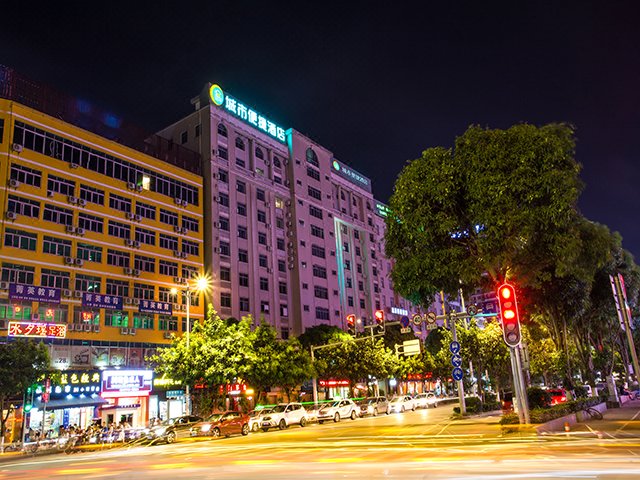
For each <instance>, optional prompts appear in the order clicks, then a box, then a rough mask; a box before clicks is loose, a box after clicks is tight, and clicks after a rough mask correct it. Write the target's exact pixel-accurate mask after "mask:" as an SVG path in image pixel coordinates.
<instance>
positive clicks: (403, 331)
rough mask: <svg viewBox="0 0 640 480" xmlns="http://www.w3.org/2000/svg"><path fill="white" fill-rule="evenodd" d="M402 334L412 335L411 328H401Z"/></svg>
mask: <svg viewBox="0 0 640 480" xmlns="http://www.w3.org/2000/svg"><path fill="white" fill-rule="evenodd" d="M400 333H411V327H405V328H401V329H400Z"/></svg>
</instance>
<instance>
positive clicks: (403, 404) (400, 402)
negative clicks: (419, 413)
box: [389, 395, 416, 412]
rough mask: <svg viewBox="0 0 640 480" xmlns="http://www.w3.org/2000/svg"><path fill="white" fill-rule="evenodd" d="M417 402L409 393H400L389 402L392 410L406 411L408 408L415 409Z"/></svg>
mask: <svg viewBox="0 0 640 480" xmlns="http://www.w3.org/2000/svg"><path fill="white" fill-rule="evenodd" d="M415 409H416V404H415V403H414V401H413V399H412V398H411V397H410V396H409V395H398V396H395V397H393V398H392V399H391V401H390V402H389V410H390V411H392V412H404V411H406V410H415Z"/></svg>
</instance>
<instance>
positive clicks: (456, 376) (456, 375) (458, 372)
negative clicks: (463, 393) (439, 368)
mask: <svg viewBox="0 0 640 480" xmlns="http://www.w3.org/2000/svg"><path fill="white" fill-rule="evenodd" d="M463 375H464V372H463V371H462V369H461V368H460V367H456V368H454V369H453V371H452V372H451V376H452V377H453V379H454V380H456V381H458V382H459V381H460V380H462V377H463Z"/></svg>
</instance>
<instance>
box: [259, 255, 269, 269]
mask: <svg viewBox="0 0 640 480" xmlns="http://www.w3.org/2000/svg"><path fill="white" fill-rule="evenodd" d="M258 265H260V266H261V267H263V268H267V267H269V263H268V261H267V256H266V255H258Z"/></svg>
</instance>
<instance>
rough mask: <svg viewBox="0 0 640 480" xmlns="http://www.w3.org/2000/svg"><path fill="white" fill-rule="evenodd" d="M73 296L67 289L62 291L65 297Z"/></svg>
mask: <svg viewBox="0 0 640 480" xmlns="http://www.w3.org/2000/svg"><path fill="white" fill-rule="evenodd" d="M71 295H72V292H71V290H69V289H68V288H65V289H64V290H62V296H63V297H70V296H71Z"/></svg>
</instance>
